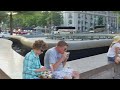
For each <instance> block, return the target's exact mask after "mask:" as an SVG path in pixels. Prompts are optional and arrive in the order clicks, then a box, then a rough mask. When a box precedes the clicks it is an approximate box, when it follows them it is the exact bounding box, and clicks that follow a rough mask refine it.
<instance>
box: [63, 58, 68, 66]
mask: <svg viewBox="0 0 120 90" xmlns="http://www.w3.org/2000/svg"><path fill="white" fill-rule="evenodd" d="M67 60H68V58H66V59H65V61H64V62H63V67H64V66H65V65H66V62H67Z"/></svg>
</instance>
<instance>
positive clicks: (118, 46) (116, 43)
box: [107, 36, 120, 64]
mask: <svg viewBox="0 0 120 90" xmlns="http://www.w3.org/2000/svg"><path fill="white" fill-rule="evenodd" d="M119 50H120V36H115V37H114V40H113V42H112V44H111V45H110V47H109V50H108V53H107V57H108V61H109V62H110V63H112V62H115V63H116V64H118V63H119V62H120V56H119V55H118V54H119Z"/></svg>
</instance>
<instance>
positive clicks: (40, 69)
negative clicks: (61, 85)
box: [35, 66, 46, 72]
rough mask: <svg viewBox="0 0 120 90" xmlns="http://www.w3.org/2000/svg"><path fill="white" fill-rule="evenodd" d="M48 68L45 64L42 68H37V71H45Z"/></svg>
mask: <svg viewBox="0 0 120 90" xmlns="http://www.w3.org/2000/svg"><path fill="white" fill-rule="evenodd" d="M45 70H46V67H45V66H42V67H41V68H39V69H37V70H35V72H43V71H45Z"/></svg>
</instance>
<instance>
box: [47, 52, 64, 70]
mask: <svg viewBox="0 0 120 90" xmlns="http://www.w3.org/2000/svg"><path fill="white" fill-rule="evenodd" d="M64 60H65V59H64V57H61V58H60V59H59V60H58V61H57V60H56V58H55V55H54V53H52V52H50V54H49V63H50V65H51V66H52V68H53V71H54V70H56V69H57V68H58V67H59V65H60V64H61V63H62V62H63V61H64ZM56 61H57V62H56Z"/></svg>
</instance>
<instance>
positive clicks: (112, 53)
mask: <svg viewBox="0 0 120 90" xmlns="http://www.w3.org/2000/svg"><path fill="white" fill-rule="evenodd" d="M115 47H119V48H120V43H115V44H114V45H113V46H112V47H110V48H109V50H108V53H107V56H108V57H115Z"/></svg>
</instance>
